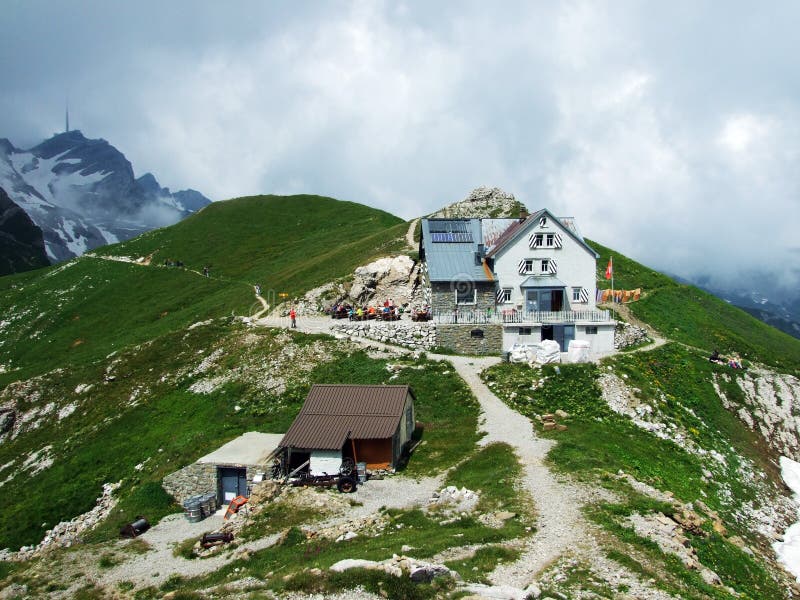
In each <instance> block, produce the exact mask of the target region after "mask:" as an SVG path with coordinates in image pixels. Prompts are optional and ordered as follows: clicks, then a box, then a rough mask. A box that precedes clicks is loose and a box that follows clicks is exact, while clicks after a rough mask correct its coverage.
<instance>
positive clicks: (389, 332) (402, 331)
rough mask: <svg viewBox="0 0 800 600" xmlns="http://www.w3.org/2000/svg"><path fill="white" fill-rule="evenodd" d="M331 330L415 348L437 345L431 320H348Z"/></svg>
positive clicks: (424, 348)
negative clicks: (416, 321)
mask: <svg viewBox="0 0 800 600" xmlns="http://www.w3.org/2000/svg"><path fill="white" fill-rule="evenodd" d="M331 330H332V331H337V332H339V333H343V334H344V335H348V336H353V337H365V338H369V339H371V340H375V341H378V342H385V343H387V344H395V345H398V346H405V347H406V348H411V349H413V350H430V349H431V348H433V346H435V345H436V325H435V324H434V323H431V322H419V323H415V322H414V321H386V322H384V321H347V322H344V323H341V324H336V325H333V326H332V327H331Z"/></svg>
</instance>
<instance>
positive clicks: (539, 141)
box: [0, 0, 800, 286]
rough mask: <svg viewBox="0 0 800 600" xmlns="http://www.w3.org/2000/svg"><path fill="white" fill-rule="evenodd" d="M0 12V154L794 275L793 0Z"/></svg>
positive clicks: (46, 1)
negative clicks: (535, 220)
mask: <svg viewBox="0 0 800 600" xmlns="http://www.w3.org/2000/svg"><path fill="white" fill-rule="evenodd" d="M491 4H492V3H488V2H485V1H480V2H455V1H453V2H448V3H443V2H442V3H437V2H430V1H421V2H407V3H402V2H385V3H382V2H364V3H344V2H315V3H302V4H300V5H299V8H298V3H296V2H291V3H290V2H286V3H277V2H273V3H269V2H261V1H258V2H238V3H237V2H231V3H228V2H224V3H223V2H219V1H217V0H215V1H199V0H192V1H191V2H190V1H184V2H178V1H168V2H164V1H163V0H161V1H159V2H151V1H142V0H137V1H136V2H108V1H106V0H98V1H95V2H89V1H86V2H69V1H64V2H51V1H50V0H4V2H3V17H2V19H0V81H2V87H0V137H8V138H9V139H10V140H11V141H12V142H13V143H14V144H15V145H16V146H18V147H22V148H27V147H30V146H32V145H34V144H36V143H38V142H39V141H41V140H42V139H44V138H46V137H49V136H50V135H52V134H53V133H55V132H57V131H61V130H63V128H64V104H65V99H66V98H67V97H69V105H70V124H71V126H72V127H73V128H78V129H80V130H82V131H83V133H84V134H85V135H86V136H87V137H93V138H98V137H102V138H105V139H107V140H108V141H110V142H111V143H112V144H113V145H115V146H116V147H117V148H118V149H119V150H121V151H122V152H123V153H124V154H125V155H126V156H127V158H128V159H129V160H130V161H131V162H132V163H133V166H134V170H135V172H136V174H137V176H138V175H141V174H142V173H144V172H146V171H150V172H152V173H153V174H155V175H156V177H157V178H158V180H159V181H160V183H161V184H162V185H165V186H168V187H170V188H172V189H173V190H177V189H183V188H187V187H192V188H195V189H198V190H200V191H202V192H203V193H205V194H206V195H207V196H209V197H211V198H213V199H214V200H221V199H226V198H231V197H236V196H242V195H249V194H260V193H279V194H292V193H315V194H321V195H327V196H333V197H335V198H340V199H344V200H353V201H356V202H361V203H364V204H369V205H371V206H376V207H380V208H383V209H385V210H388V211H390V212H392V213H394V214H397V215H399V216H401V217H404V218H406V219H408V218H412V217H415V216H418V215H420V214H424V213H429V212H432V211H433V210H435V209H437V208H440V207H441V206H443V205H445V204H448V203H450V202H453V201H456V200H459V199H462V198H463V197H465V196H466V195H467V194H468V193H469V191H470V190H471V189H472V188H474V187H477V186H479V185H486V186H490V187H494V186H497V187H500V188H502V189H504V190H506V191H509V192H512V193H514V194H515V195H516V196H517V198H518V199H519V200H521V201H522V202H524V203H525V204H526V205H527V206H528V207H529V208H530V209H536V208H540V207H547V208H550V209H551V210H552V211H553V212H555V213H557V214H561V215H565V216H567V215H569V216H575V217H576V218H577V219H578V225H579V227H580V228H581V230H582V232H583V233H584V235H586V236H587V237H590V238H592V239H595V240H597V241H599V242H602V243H605V244H607V245H609V246H611V247H613V248H615V249H618V250H619V251H621V252H624V253H626V254H629V255H631V256H632V257H635V258H637V259H639V260H641V261H643V262H645V263H647V264H649V265H650V266H653V267H656V268H659V269H664V270H668V271H671V272H673V273H677V274H681V275H684V276H692V275H699V274H703V273H706V274H712V275H718V276H723V275H724V276H727V277H729V278H734V277H742V275H743V274H744V273H747V272H749V271H754V270H756V271H757V270H763V269H773V268H774V269H777V271H778V272H779V273H780V278H781V281H783V282H784V283H785V284H787V285H794V286H797V285H798V282H799V281H798V280H799V279H800V270H799V269H798V263H800V241H798V233H797V230H798V226H799V225H800V195H799V194H798V192H800V189H799V188H800V175H799V174H798V172H799V171H800V120H799V119H798V116H800V69H798V65H797V60H798V56H800V41H799V40H800V36H798V34H797V25H798V23H800V3H798V2H770V3H766V4H761V3H755V2H748V3H736V2H729V1H725V2H715V3H704V2H698V1H696V0H692V1H688V2H650V3H647V2H623V1H613V2H608V3H604V2H559V3H556V2H550V1H547V2H540V3H537V2H530V1H525V2H519V3H515V2H502V3H497V4H498V5H499V6H500V8H492V7H491Z"/></svg>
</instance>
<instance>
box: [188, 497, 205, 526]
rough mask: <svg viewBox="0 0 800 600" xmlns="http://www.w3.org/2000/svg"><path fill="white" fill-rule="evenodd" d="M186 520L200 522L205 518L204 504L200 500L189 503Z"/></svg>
mask: <svg viewBox="0 0 800 600" xmlns="http://www.w3.org/2000/svg"><path fill="white" fill-rule="evenodd" d="M186 520H187V521H189V522H190V523H198V522H200V521H202V520H203V505H202V504H201V503H200V502H197V501H195V502H193V503H191V504H187V506H186Z"/></svg>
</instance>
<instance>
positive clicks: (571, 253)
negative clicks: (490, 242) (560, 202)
mask: <svg viewBox="0 0 800 600" xmlns="http://www.w3.org/2000/svg"><path fill="white" fill-rule="evenodd" d="M543 218H544V220H545V222H544V224H542V222H541V219H539V220H534V222H532V223H530V224H529V225H528V226H526V227H523V228H522V229H521V230H520V231H519V232H518V233H517V235H516V238H515V239H514V240H512V241H511V242H510V243H508V244H506V245H505V246H503V247H502V248H500V249H499V251H498V253H497V254H496V255H495V256H494V273H495V275H496V276H497V279H498V286H499V288H505V289H510V290H511V301H510V302H505V303H503V304H498V306H497V309H498V310H502V309H503V308H506V307H507V308H515V309H516V310H523V311H524V310H528V307H527V306H526V299H525V296H524V292H523V290H522V289H521V287H520V286H521V285H522V284H523V283H524V282H525V281H526V280H527V279H528V278H529V277H533V278H535V279H538V280H542V281H545V280H546V279H547V278H548V277H555V278H556V279H558V280H560V281H562V282H564V284H566V292H565V295H566V296H567V297H566V298H564V306H563V307H562V308H561V310H573V311H585V310H595V309H596V304H595V290H596V258H595V254H594V253H593V252H592V251H590V250H589V249H588V248H587V247H586V245H584V244H583V243H581V242H579V241H578V240H576V239H575V238H574V237H573V236H572V234H571V233H569V232H568V230H567V229H566V228H565V227H564V226H563V225H562V224H561V222H560V221H559V220H558V219H556V218H554V217H551V216H550V215H545V216H544V217H543ZM536 235H540V236H541V238H540V239H541V240H542V241H543V244H542V245H541V246H535V247H531V245H530V240H531V236H536ZM548 238H550V239H549V240H548ZM548 241H549V242H550V245H548ZM522 261H531V263H532V264H531V267H532V268H531V270H530V271H526V272H525V273H520V270H519V265H520V263H521V262H522ZM543 261H548V263H549V267H550V269H548V270H546V271H543V270H542V263H543ZM574 288H579V289H581V290H586V293H585V294H584V295H583V298H582V299H579V300H578V301H574V300H573V299H572V292H573V289H574ZM535 310H543V309H542V308H536V309H535Z"/></svg>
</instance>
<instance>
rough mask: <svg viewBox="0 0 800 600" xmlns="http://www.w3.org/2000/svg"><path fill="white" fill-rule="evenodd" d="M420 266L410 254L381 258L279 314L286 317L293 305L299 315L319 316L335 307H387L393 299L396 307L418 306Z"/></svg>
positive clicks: (280, 308) (286, 306)
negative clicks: (384, 303) (342, 304)
mask: <svg viewBox="0 0 800 600" xmlns="http://www.w3.org/2000/svg"><path fill="white" fill-rule="evenodd" d="M418 279H419V266H418V265H416V264H415V263H414V261H413V260H412V259H411V258H409V257H408V256H406V255H402V254H401V255H399V256H387V257H383V258H379V259H377V260H375V261H373V262H371V263H369V264H368V265H363V266H361V267H358V268H357V269H356V270H355V271H354V272H353V279H352V281H350V282H346V283H341V282H338V283H327V284H325V285H323V286H320V287H318V288H314V289H313V290H311V291H309V292H307V293H306V295H305V296H303V297H302V298H300V299H298V300H295V301H293V302H291V303H289V302H284V303H283V304H281V305H280V306H278V307H277V309H276V312H277V313H279V314H281V315H283V316H285V315H286V314H288V313H289V306H290V304H291V305H292V306H294V307H295V310H296V311H297V314H298V315H301V316H302V315H315V314H319V313H321V312H324V311H325V310H327V309H328V308H330V307H331V306H332V305H334V304H340V303H346V304H350V305H352V306H368V305H375V304H383V302H384V301H385V300H387V299H389V298H391V299H392V302H393V303H394V304H395V305H396V306H409V305H417V304H419V302H418V301H417V291H418Z"/></svg>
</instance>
